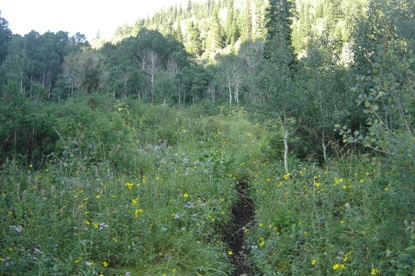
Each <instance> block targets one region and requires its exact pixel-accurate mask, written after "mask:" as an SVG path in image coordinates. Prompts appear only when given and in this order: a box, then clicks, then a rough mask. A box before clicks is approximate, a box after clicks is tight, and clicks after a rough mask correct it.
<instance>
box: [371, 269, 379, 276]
mask: <svg viewBox="0 0 415 276" xmlns="http://www.w3.org/2000/svg"><path fill="white" fill-rule="evenodd" d="M376 274H379V269H377V268H372V270H371V271H370V275H376Z"/></svg>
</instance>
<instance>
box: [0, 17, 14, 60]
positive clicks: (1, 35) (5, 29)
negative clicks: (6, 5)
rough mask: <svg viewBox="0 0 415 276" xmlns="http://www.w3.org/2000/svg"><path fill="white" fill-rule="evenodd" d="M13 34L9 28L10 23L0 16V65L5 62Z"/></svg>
mask: <svg viewBox="0 0 415 276" xmlns="http://www.w3.org/2000/svg"><path fill="white" fill-rule="evenodd" d="M0 16H1V11H0ZM11 36H12V32H11V31H10V29H9V23H8V22H7V20H6V19H4V18H2V17H0V65H1V64H2V63H3V60H4V58H5V57H6V54H7V50H8V44H9V42H10V39H11Z"/></svg>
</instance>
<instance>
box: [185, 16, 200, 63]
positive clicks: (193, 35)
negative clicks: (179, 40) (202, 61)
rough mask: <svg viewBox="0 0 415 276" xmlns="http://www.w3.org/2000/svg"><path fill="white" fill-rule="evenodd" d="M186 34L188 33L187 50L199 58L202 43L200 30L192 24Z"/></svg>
mask: <svg viewBox="0 0 415 276" xmlns="http://www.w3.org/2000/svg"><path fill="white" fill-rule="evenodd" d="M188 33H189V44H188V50H189V51H190V52H191V53H193V54H195V55H196V56H201V55H202V54H203V42H202V39H201V37H200V30H199V28H198V27H197V25H195V24H194V23H193V21H192V22H190V23H189V25H188Z"/></svg>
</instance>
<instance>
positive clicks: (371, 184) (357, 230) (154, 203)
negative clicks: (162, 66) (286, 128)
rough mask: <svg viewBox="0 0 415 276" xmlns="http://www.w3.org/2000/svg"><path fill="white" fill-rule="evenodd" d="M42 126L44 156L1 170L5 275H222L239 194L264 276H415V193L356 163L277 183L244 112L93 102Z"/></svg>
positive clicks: (62, 110)
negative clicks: (46, 141) (251, 208)
mask: <svg viewBox="0 0 415 276" xmlns="http://www.w3.org/2000/svg"><path fill="white" fill-rule="evenodd" d="M210 108H214V107H210ZM39 112H42V110H39ZM48 113H49V117H48V118H49V124H50V125H49V126H48V127H50V129H49V130H48V131H47V132H53V133H55V134H56V135H58V136H59V139H58V140H57V142H56V143H55V144H51V145H48V149H49V155H48V156H45V157H44V158H43V159H41V160H33V161H29V162H26V160H28V159H24V158H23V159H19V158H17V157H16V158H14V159H12V158H9V159H6V161H5V162H4V163H3V164H2V165H1V167H0V182H1V183H2V185H1V186H0V192H1V196H0V207H1V212H0V221H1V222H0V223H1V224H0V225H1V227H0V274H2V275H34V274H38V275H129V274H130V275H230V274H231V273H232V271H233V267H232V266H231V264H230V255H229V248H228V245H227V244H226V243H225V242H224V237H223V234H224V233H226V232H227V231H226V230H228V228H229V227H230V223H231V221H232V217H231V210H232V207H233V206H234V205H235V203H236V201H237V200H238V195H237V192H236V190H235V187H236V185H237V184H238V182H241V181H244V182H245V181H248V183H249V189H248V190H247V191H246V192H247V193H248V195H249V196H250V197H251V198H252V200H253V202H254V204H255V223H253V224H252V225H249V226H248V227H246V229H244V230H245V231H246V235H245V236H246V237H248V240H247V243H246V248H247V251H248V252H249V258H250V260H251V263H252V264H253V267H256V269H257V273H258V274H264V275H274V274H275V275H276V274H281V275H289V274H295V275H313V274H324V275H331V274H345V275H351V274H360V275H368V274H371V273H372V274H384V273H392V274H393V273H396V274H398V273H401V274H402V275H404V274H405V273H406V274H410V273H413V271H414V258H413V255H414V254H413V253H414V240H415V237H414V234H413V233H411V231H415V230H414V229H411V222H412V221H415V217H414V215H415V214H414V211H413V210H415V208H414V201H413V198H414V197H413V190H412V191H411V190H410V188H406V189H404V188H403V187H402V186H401V185H400V183H399V182H396V179H399V178H397V176H395V175H394V172H388V171H382V170H379V169H378V168H377V167H373V166H371V165H370V162H369V163H368V162H366V160H365V159H364V156H351V157H348V158H344V159H343V160H341V161H337V162H333V163H332V164H331V166H330V169H328V170H324V169H322V168H320V167H319V166H317V165H315V164H307V163H304V164H303V163H301V162H297V163H296V164H295V165H293V167H295V169H294V170H293V172H292V175H284V173H283V168H282V166H281V164H280V163H279V161H275V160H278V159H275V156H272V154H270V152H274V151H275V148H273V146H272V145H273V144H272V143H271V142H270V141H275V140H276V139H275V135H276V134H274V133H270V132H268V131H267V130H265V129H264V128H262V127H261V125H258V124H255V123H253V122H251V121H250V120H249V119H248V114H246V112H245V111H244V110H243V109H232V110H222V111H219V110H208V111H206V114H210V115H209V116H202V115H201V113H200V110H199V109H196V108H195V109H180V108H169V107H162V106H150V105H144V104H142V103H140V102H137V101H132V100H126V101H119V102H116V103H113V102H110V101H107V100H106V99H103V98H95V97H90V98H80V99H74V100H70V101H68V102H66V103H65V104H63V105H61V106H59V108H58V107H56V109H53V108H50V109H48ZM42 128H46V126H45V125H44V124H42ZM277 140H278V139H277ZM271 157H273V158H274V159H273V158H271ZM368 164H369V165H368Z"/></svg>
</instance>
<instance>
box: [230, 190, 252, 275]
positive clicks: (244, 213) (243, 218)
mask: <svg viewBox="0 0 415 276" xmlns="http://www.w3.org/2000/svg"><path fill="white" fill-rule="evenodd" d="M247 188H248V184H247V183H239V184H238V186H237V188H236V190H237V192H238V194H239V200H238V202H237V203H236V204H235V206H234V207H233V208H232V217H233V218H232V221H231V226H230V227H229V228H228V232H227V233H225V241H226V242H227V243H228V244H229V248H230V250H231V251H232V256H231V257H232V264H233V266H234V267H235V270H234V272H233V274H232V275H233V276H241V275H247V276H248V275H253V270H254V269H253V268H252V267H251V265H250V264H249V261H248V260H247V259H246V254H247V248H245V245H244V243H245V236H244V234H245V232H244V230H245V229H246V228H247V227H248V226H249V224H250V223H251V222H252V221H253V219H254V206H253V204H252V200H251V199H250V198H248V197H246V195H245V191H246V190H247Z"/></svg>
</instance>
